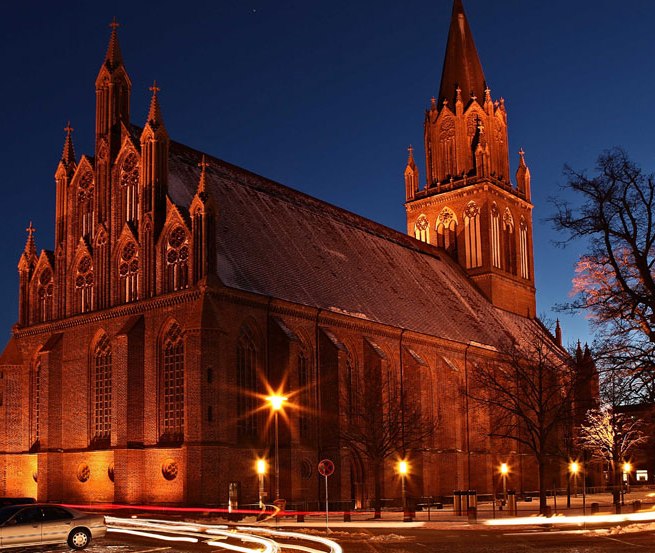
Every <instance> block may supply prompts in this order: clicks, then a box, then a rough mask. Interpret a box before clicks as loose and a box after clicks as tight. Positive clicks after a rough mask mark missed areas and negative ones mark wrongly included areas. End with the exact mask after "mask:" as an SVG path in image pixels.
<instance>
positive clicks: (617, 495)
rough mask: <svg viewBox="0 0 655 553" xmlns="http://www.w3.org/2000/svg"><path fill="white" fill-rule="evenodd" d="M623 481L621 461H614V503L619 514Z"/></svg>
mask: <svg viewBox="0 0 655 553" xmlns="http://www.w3.org/2000/svg"><path fill="white" fill-rule="evenodd" d="M622 486H623V482H622V481H621V470H620V463H619V462H618V461H612V503H614V510H615V512H616V513H617V514H618V513H620V512H621V487H622Z"/></svg>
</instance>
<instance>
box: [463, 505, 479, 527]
mask: <svg viewBox="0 0 655 553" xmlns="http://www.w3.org/2000/svg"><path fill="white" fill-rule="evenodd" d="M466 514H467V515H468V519H469V524H471V523H474V522H477V521H478V508H477V507H469V508H468V509H467V510H466Z"/></svg>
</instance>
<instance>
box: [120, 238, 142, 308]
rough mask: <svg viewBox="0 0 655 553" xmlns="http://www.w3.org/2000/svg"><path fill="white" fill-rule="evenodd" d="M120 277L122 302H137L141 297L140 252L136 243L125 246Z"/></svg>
mask: <svg viewBox="0 0 655 553" xmlns="http://www.w3.org/2000/svg"><path fill="white" fill-rule="evenodd" d="M118 275H119V278H120V298H121V302H122V303H129V302H131V301H136V300H137V299H138V297H139V251H138V249H137V247H136V244H135V243H134V242H128V243H127V244H125V246H123V249H122V251H121V258H120V260H119V265H118Z"/></svg>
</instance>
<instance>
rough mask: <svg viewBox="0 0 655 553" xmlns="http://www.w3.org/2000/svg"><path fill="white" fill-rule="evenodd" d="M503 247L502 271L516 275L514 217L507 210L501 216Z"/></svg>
mask: <svg viewBox="0 0 655 553" xmlns="http://www.w3.org/2000/svg"><path fill="white" fill-rule="evenodd" d="M503 243H504V244H503V245H504V249H505V252H504V253H505V267H504V269H505V270H506V271H507V272H508V273H511V274H513V275H515V274H516V237H515V234H514V217H512V213H511V212H510V210H509V208H506V209H505V213H504V214H503Z"/></svg>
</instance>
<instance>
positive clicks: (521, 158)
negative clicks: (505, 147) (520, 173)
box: [519, 148, 526, 167]
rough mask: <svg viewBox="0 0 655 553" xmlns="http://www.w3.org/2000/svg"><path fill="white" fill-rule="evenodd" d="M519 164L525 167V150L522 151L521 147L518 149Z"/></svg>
mask: <svg viewBox="0 0 655 553" xmlns="http://www.w3.org/2000/svg"><path fill="white" fill-rule="evenodd" d="M519 165H520V166H521V167H526V164H525V152H524V151H523V148H521V149H520V150H519Z"/></svg>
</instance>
